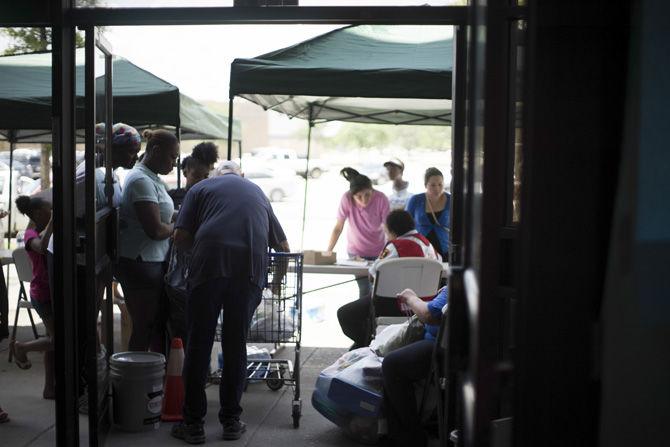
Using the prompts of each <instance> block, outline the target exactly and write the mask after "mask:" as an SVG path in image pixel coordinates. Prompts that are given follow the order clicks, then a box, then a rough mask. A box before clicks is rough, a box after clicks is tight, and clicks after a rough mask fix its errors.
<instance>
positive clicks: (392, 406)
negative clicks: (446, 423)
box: [382, 287, 449, 447]
mask: <svg viewBox="0 0 670 447" xmlns="http://www.w3.org/2000/svg"><path fill="white" fill-rule="evenodd" d="M397 298H398V301H400V303H401V304H403V305H405V306H406V307H407V308H409V309H411V310H412V311H413V312H414V313H415V314H416V316H417V317H418V318H419V320H420V321H421V322H422V323H423V324H424V327H425V332H424V339H423V340H420V341H417V342H414V343H411V344H409V345H407V346H403V347H402V348H399V349H396V350H395V351H392V352H391V353H389V354H388V355H387V356H386V357H384V360H383V362H382V377H383V379H384V408H385V411H386V419H387V421H388V429H389V431H388V441H389V442H388V444H389V445H390V446H402V445H413V446H417V447H422V446H425V445H426V443H427V441H428V439H427V436H426V433H425V432H424V431H423V430H422V428H421V417H420V415H419V410H418V408H417V403H416V394H415V390H414V384H415V383H416V382H419V381H421V380H424V379H426V378H427V376H428V373H429V371H430V364H431V361H432V355H433V349H434V348H435V339H436V338H437V333H438V331H439V324H440V320H441V319H442V316H443V315H444V310H445V308H446V306H447V302H448V299H449V297H448V291H447V288H446V287H443V288H442V289H440V291H439V292H438V293H437V295H436V296H435V297H434V298H433V299H432V300H431V301H429V302H426V301H423V300H422V299H421V298H419V297H418V296H417V295H416V293H414V291H413V290H410V289H405V290H403V291H402V292H401V293H399V294H398V296H397Z"/></svg>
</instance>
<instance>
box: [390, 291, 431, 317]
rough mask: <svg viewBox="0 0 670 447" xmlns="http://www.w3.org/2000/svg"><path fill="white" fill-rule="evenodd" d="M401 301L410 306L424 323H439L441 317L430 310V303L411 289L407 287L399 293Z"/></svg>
mask: <svg viewBox="0 0 670 447" xmlns="http://www.w3.org/2000/svg"><path fill="white" fill-rule="evenodd" d="M397 297H398V299H399V300H400V302H401V303H403V304H405V305H406V306H407V307H409V308H410V309H411V310H412V312H414V313H415V314H416V316H417V317H418V318H419V320H420V321H421V322H422V323H424V324H439V323H440V319H439V318H435V316H434V315H433V314H432V313H431V312H430V309H429V308H428V303H427V302H425V301H423V300H422V299H421V298H419V297H418V296H417V295H416V293H414V291H413V290H411V289H405V290H403V291H402V292H400V293H399V294H398V295H397Z"/></svg>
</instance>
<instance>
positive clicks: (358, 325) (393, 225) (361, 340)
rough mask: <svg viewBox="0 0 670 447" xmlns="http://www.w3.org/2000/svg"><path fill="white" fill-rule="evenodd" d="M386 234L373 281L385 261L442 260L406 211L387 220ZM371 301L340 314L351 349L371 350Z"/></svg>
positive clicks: (372, 273)
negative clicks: (409, 259)
mask: <svg viewBox="0 0 670 447" xmlns="http://www.w3.org/2000/svg"><path fill="white" fill-rule="evenodd" d="M384 231H385V232H386V237H387V240H388V242H387V243H386V245H385V246H384V249H383V250H382V252H381V254H380V255H379V258H378V259H377V260H375V262H374V263H373V264H372V265H371V266H370V269H369V272H370V279H371V280H373V281H374V277H375V275H376V273H377V268H378V266H379V263H380V262H381V261H384V260H386V259H391V258H403V257H418V258H421V257H424V258H429V259H438V258H437V254H436V253H435V249H434V248H433V246H432V245H431V244H430V242H429V241H428V239H426V238H425V237H424V236H423V235H421V234H419V232H418V231H416V228H415V226H414V219H412V216H411V215H410V214H409V213H408V212H407V211H404V210H394V211H391V212H390V213H389V214H388V216H387V217H386V222H385V224H384ZM371 299H372V298H371V297H368V298H366V299H358V300H356V301H353V302H351V303H347V304H345V305H344V306H342V307H340V308H339V309H338V310H337V319H338V320H339V322H340V326H341V327H342V331H343V332H344V334H345V335H346V336H347V337H349V338H351V339H352V340H353V341H354V344H353V345H352V346H351V349H357V348H361V347H363V346H367V345H368V344H369V342H370V333H371V330H370V327H369V321H370V306H371Z"/></svg>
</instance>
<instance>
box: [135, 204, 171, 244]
mask: <svg viewBox="0 0 670 447" xmlns="http://www.w3.org/2000/svg"><path fill="white" fill-rule="evenodd" d="M133 205H134V206H135V213H136V214H137V220H139V221H140V225H142V229H143V230H144V232H145V233H146V235H147V236H149V239H153V240H155V241H162V240H164V239H167V238H169V237H170V236H171V235H172V230H173V229H174V224H172V223H169V224H166V223H163V222H161V213H160V209H159V208H158V204H157V203H156V202H135V203H134V204H133Z"/></svg>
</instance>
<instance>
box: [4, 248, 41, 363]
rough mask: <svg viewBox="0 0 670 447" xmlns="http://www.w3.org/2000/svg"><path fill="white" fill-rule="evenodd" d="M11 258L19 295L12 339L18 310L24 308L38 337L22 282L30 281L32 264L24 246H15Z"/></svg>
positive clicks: (30, 306)
mask: <svg viewBox="0 0 670 447" xmlns="http://www.w3.org/2000/svg"><path fill="white" fill-rule="evenodd" d="M12 258H13V259H14V267H15V268H16V274H17V277H18V279H19V296H18V299H17V301H16V313H15V314H14V327H13V328H12V338H11V339H12V340H15V339H16V330H17V325H18V322H19V310H20V309H26V310H27V311H28V318H30V325H31V326H32V328H33V335H34V336H35V338H39V334H38V333H37V326H35V320H34V319H33V313H32V309H33V305H32V304H31V303H30V300H29V299H28V293H27V292H26V288H25V287H24V286H23V283H24V282H30V281H32V279H33V265H32V263H31V262H30V257H29V256H28V252H27V251H26V249H25V248H17V249H16V250H14V251H13V252H12ZM9 361H10V362H11V361H12V351H11V349H10V350H9Z"/></svg>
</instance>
